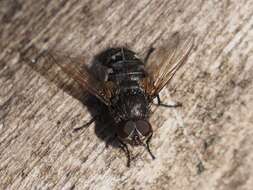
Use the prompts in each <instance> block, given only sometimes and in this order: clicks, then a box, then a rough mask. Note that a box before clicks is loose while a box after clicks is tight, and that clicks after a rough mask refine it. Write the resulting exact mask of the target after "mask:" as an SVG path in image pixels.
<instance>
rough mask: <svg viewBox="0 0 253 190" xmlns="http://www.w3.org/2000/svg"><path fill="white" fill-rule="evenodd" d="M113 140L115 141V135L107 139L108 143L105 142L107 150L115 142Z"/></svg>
mask: <svg viewBox="0 0 253 190" xmlns="http://www.w3.org/2000/svg"><path fill="white" fill-rule="evenodd" d="M115 139H117V134H115V135H114V136H112V137H110V138H109V139H108V141H106V144H105V147H106V148H108V147H109V145H110V143H112V142H113V141H115Z"/></svg>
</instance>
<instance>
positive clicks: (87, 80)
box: [43, 52, 116, 105]
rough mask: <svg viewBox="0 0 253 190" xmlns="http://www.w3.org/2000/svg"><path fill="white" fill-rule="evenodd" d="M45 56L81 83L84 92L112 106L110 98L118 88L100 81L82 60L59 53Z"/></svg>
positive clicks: (110, 83)
mask: <svg viewBox="0 0 253 190" xmlns="http://www.w3.org/2000/svg"><path fill="white" fill-rule="evenodd" d="M43 54H47V55H46V56H49V58H50V59H52V60H53V61H52V62H53V63H54V64H57V65H58V66H59V67H60V68H61V69H62V70H63V72H64V73H66V74H67V75H68V76H69V77H70V78H72V79H73V80H74V81H76V82H77V83H79V85H81V86H82V87H83V88H84V90H87V91H88V92H89V93H91V94H92V95H94V96H96V97H97V98H98V99H99V100H101V101H102V102H103V103H104V104H106V105H110V104H111V102H110V98H111V97H112V96H113V95H114V93H115V91H116V89H115V88H116V86H115V85H114V84H113V83H112V82H104V81H98V80H97V79H96V78H95V77H94V76H93V75H92V74H91V72H90V71H89V70H88V68H87V67H85V66H84V65H83V64H82V62H83V60H82V59H81V58H78V57H70V56H66V55H63V54H62V53H59V52H52V53H51V52H50V53H48V52H47V53H43ZM81 65H82V67H81Z"/></svg>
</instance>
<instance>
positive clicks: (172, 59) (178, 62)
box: [141, 33, 193, 98]
mask: <svg viewBox="0 0 253 190" xmlns="http://www.w3.org/2000/svg"><path fill="white" fill-rule="evenodd" d="M192 48H193V38H192V37H188V38H186V39H184V40H182V39H180V37H179V34H178V33H175V34H174V35H172V36H171V38H170V39H169V42H168V44H167V45H166V46H164V47H161V48H159V49H158V50H157V51H156V50H155V51H156V52H154V53H153V54H152V57H150V60H149V63H148V64H147V66H146V71H147V73H148V75H147V77H146V78H144V79H143V80H142V81H141V86H142V87H143V88H144V90H145V91H146V93H147V94H149V96H150V97H151V98H155V97H156V96H157V95H158V93H159V92H160V91H161V90H162V89H163V88H164V87H165V86H166V85H167V84H168V83H169V82H170V80H171V79H172V78H173V76H174V75H175V73H176V72H177V71H178V69H179V68H180V67H181V66H182V65H183V64H184V63H185V62H186V60H187V57H188V55H189V53H190V51H191V49H192ZM156 63H157V64H156Z"/></svg>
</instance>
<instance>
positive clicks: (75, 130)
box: [74, 116, 98, 132]
mask: <svg viewBox="0 0 253 190" xmlns="http://www.w3.org/2000/svg"><path fill="white" fill-rule="evenodd" d="M97 119H98V116H95V117H93V118H92V119H91V120H90V121H88V122H87V123H85V124H84V125H82V126H80V127H77V128H75V129H74V132H77V131H79V130H81V129H83V128H86V127H89V126H90V125H91V124H92V123H93V122H95V121H96V120H97Z"/></svg>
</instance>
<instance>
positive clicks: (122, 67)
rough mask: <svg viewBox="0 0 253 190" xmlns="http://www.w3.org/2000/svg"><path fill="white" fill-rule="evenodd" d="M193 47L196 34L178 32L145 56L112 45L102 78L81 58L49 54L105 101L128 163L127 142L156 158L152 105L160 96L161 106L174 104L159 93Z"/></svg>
mask: <svg viewBox="0 0 253 190" xmlns="http://www.w3.org/2000/svg"><path fill="white" fill-rule="evenodd" d="M192 48H193V38H190V37H188V38H187V39H184V40H182V39H180V37H179V34H178V33H175V34H174V35H172V37H171V38H170V39H169V40H168V44H166V45H165V46H164V47H161V48H159V49H157V50H156V49H154V48H150V50H149V51H148V53H147V55H146V57H145V58H144V59H143V60H142V59H140V58H138V57H137V56H136V53H135V52H133V51H131V50H129V49H127V48H125V47H116V48H111V49H110V55H108V56H107V57H105V59H104V62H103V63H102V65H103V67H104V68H106V70H107V71H106V73H107V76H106V77H105V78H104V79H103V80H99V79H98V78H96V77H95V76H94V75H92V74H91V72H90V71H89V69H88V68H83V67H82V68H81V67H80V65H82V64H83V63H82V62H83V61H82V60H81V59H78V58H76V59H72V58H70V57H68V56H64V55H62V54H61V55H57V54H50V56H51V57H52V58H53V60H54V63H55V64H57V65H58V66H59V67H60V68H61V69H62V70H63V71H64V72H65V73H66V74H67V75H68V76H69V77H70V78H72V79H74V80H75V81H76V82H78V83H79V84H80V85H81V86H82V87H83V88H84V89H85V90H87V91H88V92H89V93H90V94H92V95H94V96H96V97H97V98H98V99H99V100H100V101H101V102H102V103H103V104H104V105H106V107H107V108H108V110H109V113H110V115H111V116H112V118H113V120H114V127H115V131H116V134H115V138H116V139H117V140H118V142H119V143H120V145H121V146H120V147H121V148H122V149H123V151H124V152H125V153H126V156H127V166H128V167H129V166H130V161H131V157H130V152H129V149H128V144H130V145H132V146H144V147H145V148H146V150H147V151H148V153H149V154H150V156H151V157H152V158H153V159H155V156H154V155H153V153H152V152H151V150H150V146H149V144H150V140H151V138H152V135H153V127H152V125H151V124H150V122H149V117H150V106H151V104H152V103H153V101H154V99H155V98H157V100H158V106H167V107H173V106H169V105H165V104H162V102H161V100H160V97H159V93H160V92H161V90H162V89H163V88H164V87H165V86H166V85H167V84H168V83H169V82H170V81H171V79H172V77H173V76H174V75H175V73H176V72H177V71H178V69H179V68H180V67H182V65H184V63H185V62H186V60H187V57H188V56H189V54H190V51H191V50H192ZM153 52H154V53H153ZM76 63H77V64H76ZM176 106H179V105H174V107H176ZM94 120H95V119H94V118H93V119H92V120H91V121H90V122H89V124H90V123H91V122H93V121H94Z"/></svg>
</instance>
